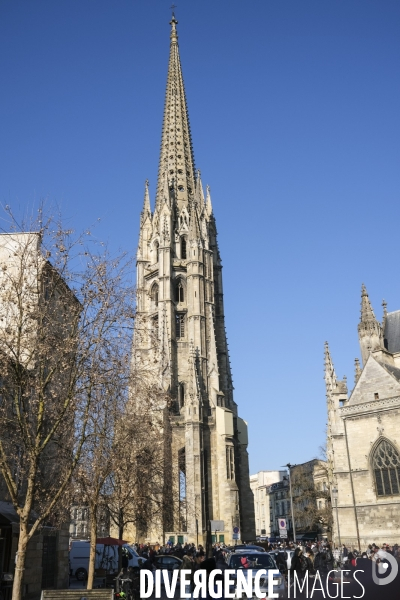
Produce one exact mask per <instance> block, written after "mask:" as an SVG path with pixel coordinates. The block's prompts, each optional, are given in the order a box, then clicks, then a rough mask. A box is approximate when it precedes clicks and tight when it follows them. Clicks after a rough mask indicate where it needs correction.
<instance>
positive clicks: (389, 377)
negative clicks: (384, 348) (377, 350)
mask: <svg viewBox="0 0 400 600" xmlns="http://www.w3.org/2000/svg"><path fill="white" fill-rule="evenodd" d="M398 395H400V382H399V381H398V380H397V379H396V378H395V376H394V375H393V374H392V373H390V372H389V370H388V369H387V368H386V367H385V366H383V365H381V364H380V363H379V362H378V361H377V360H375V358H374V357H373V356H372V355H370V356H369V358H368V360H367V363H366V365H365V367H364V369H363V371H362V373H361V375H360V378H359V380H358V381H357V384H356V386H355V388H354V390H353V392H352V394H351V396H350V399H349V403H348V404H349V405H352V404H361V403H363V402H371V401H373V400H382V398H391V397H393V396H398Z"/></svg>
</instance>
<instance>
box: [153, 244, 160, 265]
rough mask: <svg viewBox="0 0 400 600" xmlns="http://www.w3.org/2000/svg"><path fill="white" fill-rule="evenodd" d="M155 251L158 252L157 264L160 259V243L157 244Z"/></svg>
mask: <svg viewBox="0 0 400 600" xmlns="http://www.w3.org/2000/svg"><path fill="white" fill-rule="evenodd" d="M154 250H155V251H156V262H158V259H159V257H160V244H159V243H158V242H155V244H154Z"/></svg>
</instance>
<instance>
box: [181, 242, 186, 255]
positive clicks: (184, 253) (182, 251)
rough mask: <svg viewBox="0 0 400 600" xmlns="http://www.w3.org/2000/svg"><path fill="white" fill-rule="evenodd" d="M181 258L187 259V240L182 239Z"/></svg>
mask: <svg viewBox="0 0 400 600" xmlns="http://www.w3.org/2000/svg"><path fill="white" fill-rule="evenodd" d="M181 258H187V252H186V238H184V237H183V238H181Z"/></svg>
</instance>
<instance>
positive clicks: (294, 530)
mask: <svg viewBox="0 0 400 600" xmlns="http://www.w3.org/2000/svg"><path fill="white" fill-rule="evenodd" d="M294 466H296V465H291V464H290V463H288V464H287V465H285V467H287V468H288V470H289V492H290V507H291V509H292V527H293V541H294V542H295V543H296V525H295V522H294V507H293V494H292V478H291V476H290V469H291V468H292V467H294Z"/></svg>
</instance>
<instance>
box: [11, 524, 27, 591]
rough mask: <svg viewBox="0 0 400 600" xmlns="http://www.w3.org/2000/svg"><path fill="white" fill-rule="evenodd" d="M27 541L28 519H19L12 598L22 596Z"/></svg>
mask: <svg viewBox="0 0 400 600" xmlns="http://www.w3.org/2000/svg"><path fill="white" fill-rule="evenodd" d="M28 541H29V531H28V520H27V519H26V520H25V519H21V522H20V525H19V539H18V553H17V562H16V565H15V573H14V583H13V589H12V600H21V598H22V580H23V577H24V570H25V560H26V547H27V545H28Z"/></svg>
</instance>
